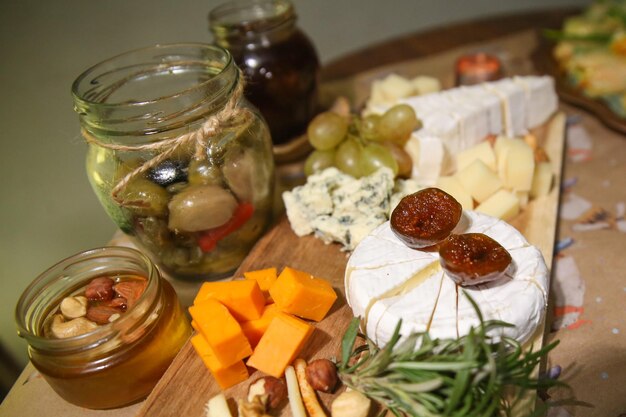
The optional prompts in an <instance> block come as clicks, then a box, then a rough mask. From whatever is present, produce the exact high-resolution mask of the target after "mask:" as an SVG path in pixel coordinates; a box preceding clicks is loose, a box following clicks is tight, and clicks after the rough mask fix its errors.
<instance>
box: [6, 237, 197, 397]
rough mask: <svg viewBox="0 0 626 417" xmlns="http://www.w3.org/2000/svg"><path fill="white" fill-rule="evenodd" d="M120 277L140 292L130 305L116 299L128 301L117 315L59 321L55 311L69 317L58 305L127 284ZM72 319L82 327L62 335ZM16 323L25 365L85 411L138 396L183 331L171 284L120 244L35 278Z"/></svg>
mask: <svg viewBox="0 0 626 417" xmlns="http://www.w3.org/2000/svg"><path fill="white" fill-rule="evenodd" d="M124 277H126V278H128V277H132V279H134V280H137V282H141V283H142V285H141V288H142V291H141V292H138V293H136V294H137V298H136V299H132V302H131V298H130V297H128V298H124V302H126V303H128V304H127V306H126V307H125V308H120V309H119V311H120V313H119V314H117V317H113V316H109V317H108V319H105V320H104V321H103V322H101V324H96V323H95V322H94V321H93V320H97V319H95V318H94V316H93V315H90V312H91V310H87V312H86V316H81V317H78V318H72V317H65V318H63V317H60V318H59V316H61V314H59V311H62V312H63V314H64V315H65V314H70V313H69V311H70V310H69V309H68V310H64V308H63V304H62V303H64V301H65V300H67V299H73V300H79V299H80V297H83V298H86V297H85V294H86V295H87V296H89V297H91V295H90V294H89V289H90V287H89V285H90V284H91V283H93V282H97V280H106V279H108V280H111V281H112V282H115V283H116V286H117V285H119V284H120V283H128V282H129V281H125V280H124V279H125V278H124ZM120 279H121V281H120ZM116 291H118V290H117V289H116ZM98 295H101V293H100V292H99V293H98ZM121 298H122V297H119V298H116V299H115V300H120V299H121ZM112 300H113V299H112ZM111 304H113V303H111ZM119 304H121V303H119ZM101 310H102V308H101ZM74 311H75V310H74ZM72 314H73V313H72ZM57 319H59V322H61V323H62V324H61V325H58V323H57ZM73 320H79V321H81V322H80V323H81V325H83V326H90V327H88V328H87V329H82V330H76V329H74V333H72V334H70V333H67V332H68V331H70V330H68V328H69V327H71V326H78V324H72V323H78V322H73ZM16 323H17V329H18V334H19V335H20V336H21V337H23V338H24V339H26V341H27V342H28V354H29V357H30V360H31V362H32V364H33V365H34V366H35V368H37V370H38V371H39V372H40V373H41V375H42V376H43V377H44V378H45V379H46V381H47V382H48V383H49V384H50V386H51V387H52V389H54V391H56V392H57V393H58V394H59V395H60V396H61V397H62V398H64V399H65V400H67V401H69V402H70V403H72V404H75V405H78V406H81V407H86V408H92V409H109V408H117V407H121V406H124V405H128V404H131V403H134V402H136V401H139V400H142V399H143V398H145V397H146V396H147V395H148V394H149V393H150V391H151V390H152V388H153V387H154V386H155V385H156V383H157V382H158V380H159V379H160V378H161V376H162V375H163V373H164V372H165V370H166V369H167V367H168V366H169V365H170V363H171V362H172V360H173V359H174V357H175V356H176V354H177V353H178V351H179V350H180V349H181V347H182V346H183V345H184V343H185V342H186V341H187V339H188V338H189V336H190V334H191V326H190V324H189V321H188V319H187V318H186V316H185V314H184V312H183V310H182V308H181V306H180V304H179V302H178V299H177V297H176V293H175V292H174V290H173V288H172V287H171V285H170V284H169V283H168V282H167V281H166V280H165V279H163V278H162V277H161V274H160V273H159V270H158V269H157V268H156V267H155V266H154V264H153V263H152V262H151V261H150V260H149V259H148V258H147V257H146V256H145V255H143V254H142V253H140V252H139V251H137V250H134V249H130V248H125V247H103V248H97V249H92V250H88V251H85V252H81V253H79V254H76V255H74V256H71V257H69V258H67V259H65V260H63V261H61V262H59V263H58V264H56V265H54V266H53V267H51V268H50V269H48V270H47V271H45V272H44V273H42V274H41V275H40V276H39V277H37V278H36V279H35V280H34V281H33V282H32V284H30V286H29V287H28V288H26V290H25V291H24V293H23V294H22V296H21V298H20V300H19V301H18V304H17V307H16ZM85 323H88V324H85ZM57 325H58V327H56V328H55V327H54V326H57Z"/></svg>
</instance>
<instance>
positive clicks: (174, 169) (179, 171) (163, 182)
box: [146, 159, 187, 187]
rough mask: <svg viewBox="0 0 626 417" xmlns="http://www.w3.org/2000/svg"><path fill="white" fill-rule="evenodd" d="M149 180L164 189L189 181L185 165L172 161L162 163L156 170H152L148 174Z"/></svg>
mask: <svg viewBox="0 0 626 417" xmlns="http://www.w3.org/2000/svg"><path fill="white" fill-rule="evenodd" d="M146 176H147V177H148V179H149V180H150V181H152V182H155V183H157V184H159V185H160V186H162V187H167V186H168V185H171V184H174V183H175V182H181V181H186V180H187V174H186V173H185V169H184V166H183V163H182V162H180V161H172V160H170V159H168V160H165V161H163V162H161V163H160V164H159V165H157V166H156V167H154V168H150V169H149V170H148V172H147V174H146Z"/></svg>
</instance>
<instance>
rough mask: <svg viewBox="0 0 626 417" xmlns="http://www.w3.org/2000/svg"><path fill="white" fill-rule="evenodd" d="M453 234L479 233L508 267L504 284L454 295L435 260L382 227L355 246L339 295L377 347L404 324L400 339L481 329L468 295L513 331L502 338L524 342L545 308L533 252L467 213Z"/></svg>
mask: <svg viewBox="0 0 626 417" xmlns="http://www.w3.org/2000/svg"><path fill="white" fill-rule="evenodd" d="M461 223H462V224H460V225H459V226H458V227H457V230H456V231H455V232H465V233H485V234H486V235H488V236H490V237H491V238H493V239H495V240H496V241H498V242H499V243H500V244H501V245H502V246H504V247H505V248H506V249H507V250H508V251H509V253H510V254H511V257H512V259H513V262H512V267H511V268H510V271H509V272H508V274H507V276H506V277H503V278H501V279H499V280H497V281H495V282H491V283H488V284H483V285H479V286H476V287H468V288H459V289H458V296H457V286H456V285H455V283H454V282H453V281H452V279H451V278H449V277H448V276H447V275H446V274H445V272H444V271H443V270H442V269H441V267H440V263H439V255H438V253H436V252H425V251H419V250H414V249H410V248H408V247H407V246H406V245H405V244H404V243H402V241H400V240H399V239H398V238H397V237H396V236H395V234H394V233H393V231H392V230H391V228H390V226H389V222H386V223H384V224H382V225H381V226H379V227H378V228H376V229H375V230H374V231H373V232H372V233H371V234H370V235H368V236H367V237H366V238H365V239H364V240H363V241H362V242H361V244H359V245H358V246H357V248H356V249H355V251H354V252H353V254H352V256H351V257H350V259H349V261H348V265H347V267H346V274H345V288H346V296H347V300H348V304H349V305H350V306H351V308H352V310H353V312H354V315H355V316H358V317H361V318H362V320H363V321H362V323H363V325H364V330H365V331H366V332H367V335H368V336H369V337H370V338H372V339H373V340H374V342H375V343H377V344H378V345H379V346H383V345H384V344H386V343H387V342H388V341H389V338H390V337H391V335H392V333H393V330H394V329H395V326H396V325H397V323H398V321H399V320H400V319H402V327H401V334H402V335H403V336H406V335H408V334H409V333H411V332H423V331H426V330H428V331H429V332H430V335H431V337H434V338H456V337H458V336H459V335H464V334H467V332H468V331H469V329H470V327H472V326H477V325H478V323H479V319H478V316H477V315H476V313H475V311H474V309H473V308H472V306H471V303H470V302H469V300H468V299H467V298H466V296H465V293H467V294H469V295H470V296H471V297H472V298H473V299H474V300H475V301H476V302H477V303H478V305H479V306H480V309H481V312H482V314H483V316H484V318H485V320H491V319H494V320H503V321H506V322H509V323H512V324H514V325H515V327H512V328H506V329H504V330H502V333H503V334H505V335H506V336H509V337H512V338H515V339H517V340H519V341H520V342H525V341H527V340H528V339H529V338H530V337H531V335H532V334H533V333H534V331H535V330H536V328H537V326H538V325H539V324H540V323H541V321H542V320H543V317H544V313H545V309H546V305H547V292H548V290H547V289H548V269H547V267H546V265H545V262H544V261H543V257H542V256H541V253H540V252H539V250H538V249H537V248H535V247H534V246H531V245H529V243H528V242H527V241H526V239H525V238H524V237H523V236H522V235H521V234H520V233H519V232H518V231H517V230H516V229H515V228H514V227H512V226H510V225H509V224H507V223H506V222H503V221H501V220H498V219H496V218H493V217H490V216H486V215H484V214H481V213H476V212H472V211H465V212H464V216H463V219H462V222H461Z"/></svg>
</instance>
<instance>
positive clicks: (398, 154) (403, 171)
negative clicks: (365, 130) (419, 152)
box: [381, 141, 413, 178]
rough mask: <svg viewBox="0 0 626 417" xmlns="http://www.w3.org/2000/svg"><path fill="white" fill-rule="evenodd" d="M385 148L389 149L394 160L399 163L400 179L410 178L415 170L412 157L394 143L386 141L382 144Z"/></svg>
mask: <svg viewBox="0 0 626 417" xmlns="http://www.w3.org/2000/svg"><path fill="white" fill-rule="evenodd" d="M381 144H382V145H383V146H384V147H385V148H387V149H389V151H390V152H391V155H392V156H393V159H395V160H396V162H397V163H398V177H400V178H410V177H411V172H412V170H413V160H412V159H411V156H410V155H409V154H408V153H407V152H406V151H405V150H404V148H403V147H402V146H400V145H397V144H395V143H393V142H389V141H385V142H382V143H381Z"/></svg>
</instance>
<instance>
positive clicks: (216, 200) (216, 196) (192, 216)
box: [168, 185, 237, 232]
mask: <svg viewBox="0 0 626 417" xmlns="http://www.w3.org/2000/svg"><path fill="white" fill-rule="evenodd" d="M168 207H169V210H170V217H169V222H168V227H169V228H170V229H171V230H180V231H183V232H198V231H201V230H207V229H213V228H215V227H218V226H221V225H223V224H224V223H226V222H227V221H228V220H229V219H230V218H231V217H232V215H233V212H234V211H235V208H236V207H237V200H236V199H235V197H233V195H232V194H231V193H230V192H228V191H227V190H225V189H223V188H221V187H218V186H215V185H193V186H190V187H189V188H187V189H186V190H184V191H183V192H181V193H179V194H176V195H175V196H174V197H172V200H171V201H170V203H169V206H168Z"/></svg>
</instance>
